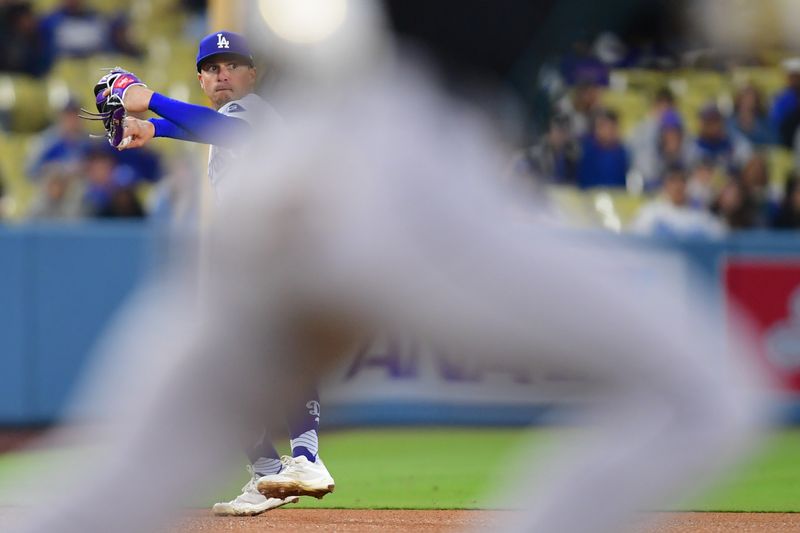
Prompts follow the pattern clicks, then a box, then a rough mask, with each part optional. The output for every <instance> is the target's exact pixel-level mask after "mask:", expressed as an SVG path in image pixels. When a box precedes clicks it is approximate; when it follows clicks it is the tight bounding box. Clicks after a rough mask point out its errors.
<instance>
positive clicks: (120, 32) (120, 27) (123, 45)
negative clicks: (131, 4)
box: [108, 13, 144, 58]
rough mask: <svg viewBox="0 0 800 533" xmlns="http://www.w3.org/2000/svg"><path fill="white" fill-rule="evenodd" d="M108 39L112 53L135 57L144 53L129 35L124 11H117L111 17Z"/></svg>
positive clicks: (129, 31)
mask: <svg viewBox="0 0 800 533" xmlns="http://www.w3.org/2000/svg"><path fill="white" fill-rule="evenodd" d="M108 40H109V44H110V46H111V50H110V51H111V52H113V53H116V54H122V55H126V56H131V57H137V58H138V57H142V56H143V55H144V50H142V48H141V47H140V46H139V45H138V44H136V43H135V42H134V41H133V38H132V37H131V24H130V19H128V16H127V15H126V14H125V13H119V14H118V15H117V16H115V17H114V18H113V19H111V21H110V23H109V28H108Z"/></svg>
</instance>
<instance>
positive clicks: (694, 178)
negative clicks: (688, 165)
mask: <svg viewBox="0 0 800 533" xmlns="http://www.w3.org/2000/svg"><path fill="white" fill-rule="evenodd" d="M718 171H719V169H718V168H717V166H716V165H715V163H714V161H712V160H710V159H701V160H700V161H698V162H696V163H695V164H694V166H693V167H692V172H691V175H690V176H689V183H688V188H687V190H688V193H689V201H690V203H691V204H692V205H694V206H696V207H701V208H703V209H708V208H709V207H710V206H711V203H712V202H713V201H714V199H715V198H716V196H717V189H719V188H721V183H722V182H723V180H724V178H722V177H721V176H720V174H719V172H718Z"/></svg>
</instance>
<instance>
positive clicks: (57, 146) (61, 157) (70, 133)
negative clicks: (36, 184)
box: [27, 99, 91, 181]
mask: <svg viewBox="0 0 800 533" xmlns="http://www.w3.org/2000/svg"><path fill="white" fill-rule="evenodd" d="M79 112H80V104H78V102H77V101H76V100H73V99H70V100H69V101H68V102H67V103H66V104H65V105H64V107H63V108H62V109H61V112H60V113H59V115H58V120H57V121H56V123H55V124H54V125H53V126H51V127H50V128H48V129H47V130H45V131H44V132H42V134H41V136H40V138H39V140H38V142H37V143H36V145H35V146H34V147H33V148H32V149H31V153H30V155H29V158H28V166H27V174H28V178H29V179H31V180H33V181H38V180H40V179H41V178H42V176H44V174H45V171H46V167H48V166H50V165H51V164H58V165H59V166H65V167H71V168H72V170H76V169H77V168H78V166H79V165H80V162H81V161H82V160H83V158H84V157H85V156H86V154H87V152H88V150H89V148H90V146H91V141H90V140H89V134H88V133H87V132H86V129H85V128H84V123H83V121H82V120H81V119H80V118H78V113H79Z"/></svg>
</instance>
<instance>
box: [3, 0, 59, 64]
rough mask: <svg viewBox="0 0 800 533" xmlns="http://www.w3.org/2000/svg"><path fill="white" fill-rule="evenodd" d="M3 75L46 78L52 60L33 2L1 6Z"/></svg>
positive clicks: (11, 3)
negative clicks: (12, 74)
mask: <svg viewBox="0 0 800 533" xmlns="http://www.w3.org/2000/svg"><path fill="white" fill-rule="evenodd" d="M0 35H2V39H0V71H4V72H19V73H21V74H29V75H31V76H42V75H44V74H45V73H46V72H47V71H48V69H49V68H50V64H51V63H52V58H51V57H50V56H49V54H48V50H47V43H46V40H45V37H44V34H43V33H42V31H41V28H40V26H39V21H38V20H37V18H36V15H35V14H34V12H33V8H32V7H31V4H30V2H10V3H8V4H5V5H2V6H0Z"/></svg>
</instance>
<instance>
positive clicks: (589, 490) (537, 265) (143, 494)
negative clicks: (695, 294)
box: [19, 47, 761, 533]
mask: <svg viewBox="0 0 800 533" xmlns="http://www.w3.org/2000/svg"><path fill="white" fill-rule="evenodd" d="M373 48H376V47H373ZM381 50H383V52H382V54H383V55H381V56H380V58H379V59H380V61H377V60H375V58H372V59H371V60H365V61H364V62H362V63H360V64H358V65H356V66H352V65H351V68H350V70H349V71H348V73H347V76H339V77H336V76H334V75H331V76H330V77H328V78H327V82H328V83H326V84H323V83H313V84H311V83H305V82H307V81H309V79H311V78H313V77H314V76H316V75H318V74H319V73H318V72H311V71H303V72H296V73H295V74H296V76H297V79H299V80H301V83H302V84H301V85H297V86H291V87H289V88H288V89H287V90H286V91H285V93H284V94H283V96H284V97H283V98H282V99H281V98H277V99H276V102H280V103H279V104H278V107H279V108H280V109H282V110H283V112H284V113H285V116H286V122H287V124H288V127H287V128H286V129H285V130H283V131H282V132H281V134H280V136H279V137H277V136H276V137H272V136H271V134H270V132H265V133H264V136H265V138H264V140H263V143H264V145H268V146H270V147H271V148H270V150H269V154H268V155H263V156H262V155H261V154H258V153H254V154H252V155H251V157H250V159H248V160H247V161H246V163H245V164H243V165H242V166H241V167H240V172H243V173H245V174H246V175H245V176H244V177H243V179H238V180H231V182H230V189H229V190H227V191H226V194H229V195H230V196H229V198H230V201H228V202H227V203H226V204H225V205H223V206H222V209H221V211H220V213H219V216H218V217H217V220H218V224H217V226H216V227H215V228H214V235H213V238H212V241H213V242H212V246H213V248H214V250H213V251H212V253H210V254H209V256H210V258H211V261H212V262H213V265H212V267H211V268H210V269H209V270H210V272H211V273H212V275H211V279H210V280H209V290H208V293H207V294H206V295H205V296H204V298H203V300H202V303H201V304H200V305H198V302H197V299H196V298H195V297H194V294H193V292H194V291H193V286H192V283H191V278H192V276H191V275H190V274H191V272H193V270H194V269H193V265H192V263H191V261H188V260H184V261H178V262H176V263H175V264H174V265H173V266H172V268H171V270H170V272H169V274H168V275H165V276H164V277H163V279H161V280H159V281H157V282H154V283H153V284H151V286H150V287H148V288H145V289H144V290H143V291H142V292H141V293H140V295H139V296H138V298H137V299H136V301H135V302H134V304H133V305H132V306H131V308H130V309H129V310H128V312H127V314H126V316H125V317H123V320H122V322H121V324H119V325H118V327H117V329H118V331H119V333H118V334H117V335H116V338H114V339H112V341H110V342H109V343H108V347H109V348H108V350H110V351H109V354H110V355H112V356H113V357H115V358H118V360H119V361H123V363H117V364H118V368H117V370H106V371H105V372H98V373H97V375H96V378H95V379H96V380H97V381H99V385H96V386H95V389H94V391H93V393H92V394H89V395H88V397H87V401H88V402H89V403H90V404H92V403H94V404H96V402H99V401H100V402H105V403H106V404H108V403H109V402H110V404H111V406H112V407H111V408H112V409H114V410H116V411H115V413H114V415H115V418H116V419H117V420H116V423H115V424H109V425H108V427H107V428H105V429H102V428H101V429H100V430H98V431H97V432H96V434H90V438H94V437H97V438H98V439H103V441H104V442H106V443H109V444H110V445H111V448H112V449H111V450H109V452H108V454H107V456H105V457H98V458H97V459H96V460H93V462H92V464H91V467H92V472H91V474H93V477H92V476H89V475H88V474H89V472H82V476H81V480H80V482H79V483H78V482H76V481H75V479H74V478H73V479H66V480H57V479H51V480H49V483H50V482H52V484H53V486H57V487H68V488H69V496H68V497H67V496H65V497H64V498H63V499H62V500H61V501H60V502H55V501H51V502H49V503H50V505H48V507H47V509H41V508H37V509H36V514H37V515H38V516H37V517H36V518H35V519H34V521H32V522H30V523H28V524H26V525H25V526H24V527H21V528H19V530H20V531H25V532H29V533H30V532H37V533H39V532H41V533H45V532H47V533H49V532H50V531H54V530H56V531H61V532H66V533H78V532H81V533H91V532H101V531H108V530H109V528H113V530H114V531H116V532H122V533H127V532H151V531H155V530H156V528H157V527H158V526H159V525H161V524H162V522H163V520H165V519H167V518H168V517H170V515H171V514H172V516H177V515H178V514H179V512H180V510H179V506H180V504H181V503H182V502H181V497H182V496H183V495H185V494H186V492H187V487H188V488H189V489H190V490H193V489H202V488H204V487H206V485H207V484H208V483H210V482H211V481H213V480H215V479H218V475H219V472H216V471H212V470H209V469H208V465H224V464H226V461H224V460H221V459H220V458H221V457H224V456H225V455H226V454H230V451H231V450H235V449H236V445H237V443H239V442H241V440H242V439H243V438H246V436H247V435H246V433H247V430H248V428H250V427H252V425H253V423H255V422H262V421H267V424H268V427H267V429H268V431H269V430H272V429H276V428H277V427H279V426H280V425H281V423H282V411H281V409H280V406H282V405H286V404H287V402H288V403H291V402H295V401H298V400H300V399H301V398H300V396H301V393H302V391H304V390H306V389H307V387H308V386H309V385H311V384H312V383H314V382H316V380H317V379H318V378H320V377H321V376H322V375H323V374H324V372H325V370H326V368H328V367H329V366H330V365H332V364H334V363H336V362H337V360H338V359H339V358H340V357H341V356H342V355H344V354H345V353H346V349H347V347H348V346H349V345H350V341H351V340H352V339H355V338H357V337H358V336H359V333H360V332H370V331H374V330H377V329H384V328H388V329H392V330H401V331H408V332H410V333H413V334H416V335H418V336H419V337H420V338H425V339H430V340H432V341H434V342H436V343H438V344H440V345H444V346H446V347H447V348H448V349H449V352H450V353H452V354H456V355H458V354H461V356H462V357H463V361H462V362H463V363H464V364H466V365H469V364H470V362H471V361H480V359H479V358H480V357H490V358H492V360H493V361H498V362H504V363H508V364H510V365H517V366H527V367H530V368H533V369H536V370H538V371H542V372H549V373H553V374H557V375H564V376H574V377H579V378H580V379H582V380H583V381H585V382H586V383H587V386H586V387H587V390H591V391H593V393H592V400H591V401H590V402H589V404H588V405H587V409H586V413H587V417H586V420H585V422H586V425H587V427H588V428H590V430H588V431H587V433H586V434H585V435H582V436H581V439H580V442H577V443H575V445H574V447H573V448H574V449H571V450H569V451H568V452H562V454H561V455H560V456H558V457H555V458H551V460H550V461H549V462H548V472H547V473H545V474H543V475H542V476H540V477H539V478H538V479H537V480H534V479H533V475H532V474H531V475H530V477H528V476H526V475H524V474H523V473H521V472H522V471H523V470H524V469H525V467H526V466H527V465H528V464H529V463H530V461H528V460H525V459H523V460H521V463H520V465H519V466H520V467H521V468H517V469H516V472H517V473H516V477H515V478H514V479H505V480H504V481H503V485H504V486H509V488H510V489H511V490H512V494H514V495H515V497H516V498H517V499H518V500H517V501H516V504H517V505H518V506H519V507H520V509H524V510H523V511H521V512H520V513H514V514H513V515H512V518H511V523H510V524H507V525H506V526H505V527H504V528H503V529H501V530H502V531H514V530H518V531H536V532H558V533H571V532H576V533H577V532H586V531H592V532H596V533H602V532H612V531H614V532H616V531H620V529H621V528H622V527H623V526H624V525H625V523H626V521H627V520H629V519H630V517H631V515H632V513H633V512H634V511H636V510H639V509H643V508H647V506H649V505H652V506H659V507H660V506H662V505H664V504H665V503H666V502H668V501H669V498H673V497H675V496H683V495H685V493H686V490H688V489H691V488H693V487H694V486H695V485H696V484H697V483H698V482H699V481H706V480H708V479H709V477H710V476H712V475H713V474H715V473H717V472H718V471H719V470H720V469H721V468H723V467H725V466H727V465H729V464H730V462H731V461H732V460H734V459H736V458H737V457H738V456H739V454H740V453H741V452H742V451H743V450H745V449H746V447H747V446H748V445H749V444H751V441H752V438H753V437H754V436H755V435H756V428H757V419H758V417H759V416H760V414H761V411H760V407H761V405H760V402H759V399H758V398H759V397H758V394H757V393H756V388H755V385H756V384H755V383H754V379H751V378H752V376H754V375H755V374H749V372H751V369H747V368H745V363H744V359H741V358H739V357H737V356H735V355H734V354H728V353H723V351H722V350H721V349H720V345H719V344H718V343H717V342H716V339H715V338H714V335H713V332H714V328H713V327H711V326H710V325H709V324H708V323H706V322H705V321H703V320H701V319H700V318H695V317H692V318H691V319H690V318H689V317H687V315H686V307H685V306H684V305H682V303H684V302H681V301H679V300H680V298H678V296H677V295H676V294H675V293H676V292H677V291H676V290H675V288H671V287H655V288H653V287H651V288H649V290H648V291H647V293H646V298H642V297H640V296H639V293H638V292H637V291H636V290H635V289H633V288H632V287H631V285H630V283H626V280H624V279H620V277H614V276H611V275H609V274H608V271H607V270H608V269H607V268H606V267H607V266H608V265H609V264H613V263H614V261H615V259H613V256H612V258H611V259H609V258H608V257H605V256H606V255H607V254H606V253H605V252H602V251H599V250H591V251H590V250H588V249H578V248H576V247H575V244H574V243H573V244H572V245H568V244H565V240H564V236H563V235H562V234H559V233H557V232H554V231H553V230H551V229H548V228H546V227H543V226H540V225H538V224H537V223H536V222H535V221H533V220H527V219H521V218H520V216H521V215H520V214H519V211H518V210H517V209H516V205H515V200H514V199H513V198H512V197H511V196H510V195H509V194H508V193H507V192H506V191H505V190H504V189H502V188H501V187H500V185H499V183H500V181H501V180H500V176H501V174H502V172H503V169H504V167H505V165H506V161H507V159H506V154H505V151H504V150H502V149H501V147H500V145H499V144H498V143H497V139H496V137H495V136H494V134H493V133H492V131H491V129H490V128H489V126H488V125H487V123H486V121H485V119H483V118H482V117H481V116H480V115H479V114H477V113H476V112H475V111H474V110H472V109H470V108H469V107H467V106H465V105H464V104H462V103H458V102H455V101H453V100H451V99H449V98H448V97H446V96H444V95H443V93H442V92H440V90H439V89H437V87H436V85H435V84H434V83H433V82H431V81H430V79H429V77H428V76H426V75H425V73H424V72H422V70H421V69H419V68H417V67H415V66H413V65H412V64H410V63H409V62H408V60H404V59H401V58H398V57H397V55H395V54H393V53H392V52H390V51H388V50H385V48H381ZM317 81H319V80H317ZM261 157H263V160H262V159H261ZM617 262H621V260H619V261H617ZM642 300H644V301H642ZM220 353H225V354H227V357H226V358H222V357H220V356H219V354H220ZM473 354H477V355H473ZM120 368H122V369H125V373H124V374H121V372H122V371H121V370H120ZM109 372H111V374H109ZM115 372H116V373H115ZM120 375H122V376H124V378H123V379H122V381H120ZM110 383H113V384H114V386H113V387H112V386H111V385H110ZM112 389H113V390H112ZM134 403H135V405H134ZM390 460H391V458H389V457H387V461H390ZM534 483H535V487H536V489H535V490H534V489H532V488H531V485H532V484H534ZM259 489H260V490H263V491H265V492H268V491H269V490H270V487H269V484H265V483H259ZM111 524H113V526H112V525H111Z"/></svg>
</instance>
